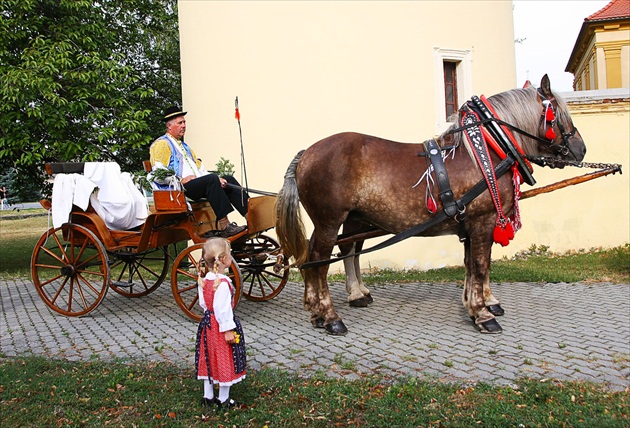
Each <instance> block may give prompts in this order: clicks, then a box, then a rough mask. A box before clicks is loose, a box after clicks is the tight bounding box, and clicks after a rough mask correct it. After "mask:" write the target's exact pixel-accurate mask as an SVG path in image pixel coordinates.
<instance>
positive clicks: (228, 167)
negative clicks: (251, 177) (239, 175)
mask: <svg viewBox="0 0 630 428" xmlns="http://www.w3.org/2000/svg"><path fill="white" fill-rule="evenodd" d="M216 172H217V174H218V175H219V176H224V175H234V164H233V163H232V162H230V161H229V160H228V159H224V158H223V157H222V158H221V159H219V162H217V171H216Z"/></svg>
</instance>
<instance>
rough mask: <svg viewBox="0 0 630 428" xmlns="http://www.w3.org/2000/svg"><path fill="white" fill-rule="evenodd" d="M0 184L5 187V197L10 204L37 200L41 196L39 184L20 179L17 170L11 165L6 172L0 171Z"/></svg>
mask: <svg viewBox="0 0 630 428" xmlns="http://www.w3.org/2000/svg"><path fill="white" fill-rule="evenodd" d="M0 186H4V187H6V189H7V191H8V198H7V199H8V202H9V204H11V205H14V204H16V203H18V202H32V201H38V200H39V199H40V198H41V192H40V188H39V186H38V185H36V184H34V183H32V182H31V181H28V180H27V181H23V180H21V179H20V177H19V176H18V172H17V170H16V169H15V168H13V167H11V168H9V169H8V170H6V172H0Z"/></svg>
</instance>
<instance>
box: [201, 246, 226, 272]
mask: <svg viewBox="0 0 630 428" xmlns="http://www.w3.org/2000/svg"><path fill="white" fill-rule="evenodd" d="M230 251H231V248H230V241H228V240H227V239H225V238H210V239H208V240H207V241H206V243H205V244H203V250H202V251H201V257H202V258H203V261H204V262H205V263H206V266H207V267H208V268H209V269H210V270H211V271H212V272H214V273H215V274H216V273H219V272H218V271H219V260H221V259H222V258H223V257H225V256H227V255H229V254H230Z"/></svg>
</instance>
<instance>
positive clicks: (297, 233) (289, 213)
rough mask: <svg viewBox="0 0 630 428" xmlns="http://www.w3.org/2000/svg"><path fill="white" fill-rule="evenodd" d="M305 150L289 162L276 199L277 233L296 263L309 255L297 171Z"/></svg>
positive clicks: (282, 244)
mask: <svg viewBox="0 0 630 428" xmlns="http://www.w3.org/2000/svg"><path fill="white" fill-rule="evenodd" d="M303 153H304V150H302V151H300V152H299V153H298V154H297V155H295V157H294V158H293V160H292V161H291V164H289V168H287V172H286V174H284V184H283V185H282V189H280V192H279V193H278V199H277V200H276V213H277V220H276V235H277V236H278V240H279V241H280V246H281V247H282V252H283V253H284V255H285V256H286V257H293V258H294V260H295V262H294V265H297V266H299V265H301V264H302V263H304V262H305V261H306V258H307V255H308V241H307V239H306V231H305V229H304V223H303V222H302V215H301V212H300V198H299V196H298V189H297V181H296V179H295V171H296V169H297V165H298V162H299V160H300V158H301V157H302V154H303Z"/></svg>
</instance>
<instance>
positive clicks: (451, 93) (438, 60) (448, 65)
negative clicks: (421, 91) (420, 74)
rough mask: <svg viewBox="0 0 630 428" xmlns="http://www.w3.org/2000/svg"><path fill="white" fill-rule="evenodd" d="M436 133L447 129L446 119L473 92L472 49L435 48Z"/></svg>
mask: <svg viewBox="0 0 630 428" xmlns="http://www.w3.org/2000/svg"><path fill="white" fill-rule="evenodd" d="M433 70H434V76H435V133H436V134H437V135H439V134H441V133H442V132H444V131H446V129H447V128H448V126H449V125H450V123H448V122H447V121H446V120H447V119H448V117H449V116H450V115H451V114H452V113H454V112H456V111H457V110H458V109H459V103H460V100H466V99H468V98H470V97H472V96H473V94H472V50H467V49H465V50H458V49H444V48H437V47H434V48H433Z"/></svg>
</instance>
